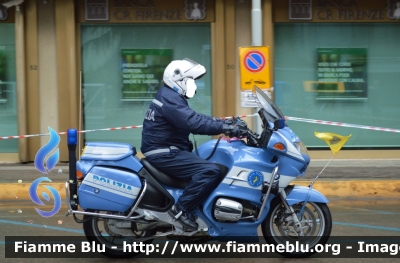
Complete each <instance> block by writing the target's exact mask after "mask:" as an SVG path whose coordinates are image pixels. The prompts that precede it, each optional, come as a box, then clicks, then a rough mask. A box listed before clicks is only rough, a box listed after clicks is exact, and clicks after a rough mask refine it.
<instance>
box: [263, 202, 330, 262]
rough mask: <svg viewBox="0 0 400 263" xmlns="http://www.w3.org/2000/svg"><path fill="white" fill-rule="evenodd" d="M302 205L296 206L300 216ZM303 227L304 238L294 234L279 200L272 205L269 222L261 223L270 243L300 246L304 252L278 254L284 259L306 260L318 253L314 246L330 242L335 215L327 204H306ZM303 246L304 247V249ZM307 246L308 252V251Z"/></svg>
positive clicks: (289, 217) (302, 220) (268, 216)
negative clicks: (305, 258)
mask: <svg viewBox="0 0 400 263" xmlns="http://www.w3.org/2000/svg"><path fill="white" fill-rule="evenodd" d="M302 205H303V203H302V202H301V203H297V204H294V205H293V208H294V210H295V212H296V214H297V215H299V212H300V209H301V207H302ZM299 220H300V222H301V227H302V228H303V233H304V236H303V237H299V236H298V233H297V232H296V231H295V228H294V223H293V220H292V219H291V216H290V215H288V214H286V213H285V207H284V206H283V203H282V201H281V200H280V199H276V200H274V201H273V202H272V203H271V207H270V211H269V213H268V215H267V217H266V219H265V220H264V221H263V223H262V224H261V229H262V232H263V235H264V238H265V240H266V242H267V243H269V244H274V245H275V247H276V245H278V244H283V245H285V244H286V242H287V241H288V242H289V243H290V244H294V245H295V244H296V241H297V244H299V248H300V249H302V248H303V251H299V252H296V251H291V250H292V249H290V251H285V252H282V253H280V252H277V253H278V254H281V255H283V256H285V257H291V258H303V257H308V256H311V255H313V254H314V253H316V249H315V246H316V245H318V246H319V247H320V246H321V245H325V244H326V242H327V241H328V239H329V236H330V234H331V230H332V216H331V213H330V211H329V208H328V206H327V205H326V204H324V203H314V202H307V205H306V207H305V209H304V212H303V215H302V218H299ZM301 244H303V246H301ZM307 244H308V249H307V251H306V248H307Z"/></svg>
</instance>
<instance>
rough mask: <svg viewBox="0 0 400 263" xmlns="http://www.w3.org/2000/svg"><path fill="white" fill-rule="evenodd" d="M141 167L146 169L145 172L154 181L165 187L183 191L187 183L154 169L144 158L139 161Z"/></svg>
mask: <svg viewBox="0 0 400 263" xmlns="http://www.w3.org/2000/svg"><path fill="white" fill-rule="evenodd" d="M141 162H142V164H143V166H144V167H145V168H146V170H147V171H148V172H149V173H150V174H151V175H152V176H153V177H154V179H156V180H157V181H158V182H159V183H161V184H163V185H165V186H170V187H175V188H179V189H185V188H186V186H187V184H188V182H185V181H183V180H180V179H178V178H176V177H174V176H171V175H168V174H165V173H163V172H161V171H160V170H158V169H157V168H155V167H154V166H153V165H151V164H150V163H149V162H148V161H147V160H146V158H142V160H141Z"/></svg>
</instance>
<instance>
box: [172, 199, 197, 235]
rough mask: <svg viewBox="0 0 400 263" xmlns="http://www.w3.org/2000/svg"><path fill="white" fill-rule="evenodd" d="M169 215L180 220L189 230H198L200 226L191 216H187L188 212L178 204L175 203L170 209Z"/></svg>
mask: <svg viewBox="0 0 400 263" xmlns="http://www.w3.org/2000/svg"><path fill="white" fill-rule="evenodd" d="M168 215H170V216H171V217H172V218H174V219H176V220H178V221H179V223H181V225H182V226H183V227H184V228H187V229H188V230H191V231H196V230H197V228H198V225H197V223H195V222H193V221H192V220H191V219H190V218H189V217H187V215H186V213H184V212H183V211H182V210H180V209H179V208H177V205H173V206H172V207H171V209H170V210H168Z"/></svg>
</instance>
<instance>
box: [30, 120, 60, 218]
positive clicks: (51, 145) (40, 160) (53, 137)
mask: <svg viewBox="0 0 400 263" xmlns="http://www.w3.org/2000/svg"><path fill="white" fill-rule="evenodd" d="M48 128H49V132H50V140H49V142H48V143H47V144H46V145H44V146H43V147H42V148H40V149H39V151H38V152H37V153H36V156H35V162H34V164H35V167H36V169H37V170H38V171H39V172H42V173H44V174H48V173H49V172H50V171H51V170H52V169H53V168H54V166H56V164H57V162H58V159H59V155H60V153H59V149H58V148H57V149H56V147H57V145H58V144H59V142H60V136H59V135H58V134H57V132H55V131H54V130H53V129H52V128H50V127H48ZM54 149H56V150H55V152H54V153H52V154H51V155H50V156H49V157H48V158H47V161H46V167H45V166H44V162H45V158H46V156H47V155H49V154H50V153H51V152H52V151H53V150H54ZM46 168H47V169H46ZM42 181H47V182H51V180H50V179H49V178H48V177H41V178H38V179H36V180H35V181H33V183H32V184H31V186H30V187H29V196H30V198H31V200H32V201H33V202H34V203H35V204H37V205H40V206H44V205H45V204H44V203H43V202H42V201H41V200H40V199H39V197H38V195H37V193H36V191H37V188H38V186H39V184H40V182H42ZM45 187H46V188H47V189H48V190H49V191H50V192H51V194H52V195H53V199H54V207H53V209H52V210H51V211H42V210H40V209H38V208H35V209H36V212H38V213H39V215H41V216H43V217H51V216H53V215H55V214H57V213H58V211H59V210H60V208H61V197H60V194H59V193H58V192H57V190H56V189H54V188H53V187H51V186H48V185H46V186H45ZM42 196H43V198H44V199H45V200H46V201H50V197H49V195H48V194H47V193H46V192H42Z"/></svg>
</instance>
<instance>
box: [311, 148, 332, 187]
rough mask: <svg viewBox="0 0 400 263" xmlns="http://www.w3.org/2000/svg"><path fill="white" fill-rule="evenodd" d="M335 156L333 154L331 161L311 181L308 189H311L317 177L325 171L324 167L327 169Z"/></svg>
mask: <svg viewBox="0 0 400 263" xmlns="http://www.w3.org/2000/svg"><path fill="white" fill-rule="evenodd" d="M335 156H336V154H334V155H333V156H332V157H331V159H329V161H328V163H327V164H326V165H325V166H324V168H322V170H321V172H319V174H318V175H317V176H316V177H315V178H314V180H312V181H311V183H310V185H309V186H308V187H311V188H312V185H313V184H314V183H315V181H317V179H318V177H319V176H320V175H321V174H322V172H323V171H324V170H325V168H326V167H328V165H329V163H330V162H331V161H332V159H333V158H335Z"/></svg>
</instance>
